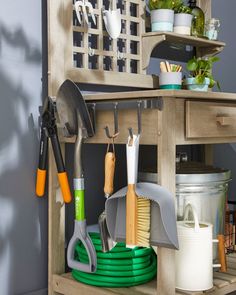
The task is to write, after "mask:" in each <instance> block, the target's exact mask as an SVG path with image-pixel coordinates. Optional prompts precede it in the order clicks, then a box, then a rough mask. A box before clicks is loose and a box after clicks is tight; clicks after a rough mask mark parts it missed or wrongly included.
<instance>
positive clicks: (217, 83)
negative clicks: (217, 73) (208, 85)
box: [216, 81, 221, 91]
mask: <svg viewBox="0 0 236 295" xmlns="http://www.w3.org/2000/svg"><path fill="white" fill-rule="evenodd" d="M216 86H217V88H218V89H219V91H221V87H220V83H219V81H216Z"/></svg>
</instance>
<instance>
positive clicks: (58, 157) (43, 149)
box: [36, 97, 72, 203]
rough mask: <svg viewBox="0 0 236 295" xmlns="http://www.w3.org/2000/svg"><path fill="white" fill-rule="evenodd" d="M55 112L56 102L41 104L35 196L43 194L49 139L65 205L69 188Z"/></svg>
mask: <svg viewBox="0 0 236 295" xmlns="http://www.w3.org/2000/svg"><path fill="white" fill-rule="evenodd" d="M55 112H56V102H55V101H54V100H53V99H52V98H51V97H47V98H46V99H45V102H44V104H43V110H42V113H41V117H42V124H41V136H40V150H39V163H38V169H37V179H36V195H37V196H38V197H42V196H43V195H44V192H45V183H46V165H47V152H48V139H49V138H50V140H51V144H52V149H53V153H54V158H55V161H56V166H57V171H58V180H59V183H60V187H61V191H62V195H63V199H64V202H65V203H69V202H70V201H71V199H72V198H71V191H70V187H69V182H68V177H67V173H66V171H65V165H64V162H63V158H62V153H61V148H60V143H59V140H58V133H57V125H56V117H55Z"/></svg>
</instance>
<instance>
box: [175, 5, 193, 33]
mask: <svg viewBox="0 0 236 295" xmlns="http://www.w3.org/2000/svg"><path fill="white" fill-rule="evenodd" d="M174 12H175V16H174V32H175V33H177V34H182V35H191V26H192V19H193V15H192V14H191V9H190V8H189V7H188V6H186V5H184V3H183V2H182V0H176V3H175V6H174Z"/></svg>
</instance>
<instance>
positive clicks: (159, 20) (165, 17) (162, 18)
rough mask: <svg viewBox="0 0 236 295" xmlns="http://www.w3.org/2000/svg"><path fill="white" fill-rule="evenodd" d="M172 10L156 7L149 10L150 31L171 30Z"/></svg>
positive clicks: (172, 22)
mask: <svg viewBox="0 0 236 295" xmlns="http://www.w3.org/2000/svg"><path fill="white" fill-rule="evenodd" d="M173 24H174V11H173V10H171V9H156V10H152V11H151V25H152V32H158V31H163V32H173Z"/></svg>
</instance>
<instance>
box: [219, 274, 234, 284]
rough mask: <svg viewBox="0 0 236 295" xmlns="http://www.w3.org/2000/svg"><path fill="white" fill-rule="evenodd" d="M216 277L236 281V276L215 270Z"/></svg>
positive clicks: (231, 281) (230, 281)
mask: <svg viewBox="0 0 236 295" xmlns="http://www.w3.org/2000/svg"><path fill="white" fill-rule="evenodd" d="M214 278H216V279H220V280H224V281H227V282H229V283H235V282H236V277H235V276H231V275H230V274H227V273H223V272H214Z"/></svg>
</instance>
